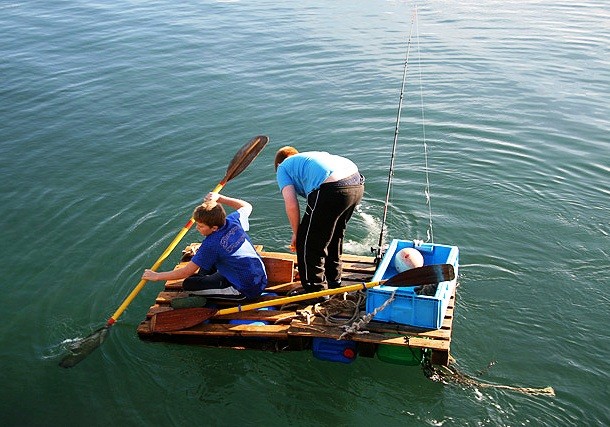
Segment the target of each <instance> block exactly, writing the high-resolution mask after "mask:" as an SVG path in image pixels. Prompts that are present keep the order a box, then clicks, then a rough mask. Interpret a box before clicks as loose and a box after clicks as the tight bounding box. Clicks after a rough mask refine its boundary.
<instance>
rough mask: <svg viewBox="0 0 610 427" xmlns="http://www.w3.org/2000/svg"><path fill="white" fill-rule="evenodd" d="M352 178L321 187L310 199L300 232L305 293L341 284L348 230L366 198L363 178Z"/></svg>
mask: <svg viewBox="0 0 610 427" xmlns="http://www.w3.org/2000/svg"><path fill="white" fill-rule="evenodd" d="M350 178H351V179H346V180H341V181H338V182H332V183H328V184H322V185H321V186H320V188H319V189H318V190H315V191H313V192H311V193H310V194H309V195H308V196H307V207H306V208H305V213H304V214H303V218H302V219H301V223H300V224H299V230H298V232H297V263H298V268H299V277H300V279H301V284H302V285H303V289H305V291H306V292H316V291H320V290H323V289H326V288H328V287H329V285H330V287H336V286H337V285H338V283H339V282H340V281H341V270H342V266H341V254H342V253H343V238H344V237H345V228H346V226H347V222H348V221H349V219H350V218H351V217H352V214H353V213H354V209H355V208H356V206H357V205H358V204H359V203H360V201H361V200H362V196H363V195H364V177H362V176H361V175H360V174H358V175H357V176H356V177H355V179H354V178H353V177H350ZM354 181H356V184H353V182H354ZM346 182H347V183H350V184H351V185H345V183H346Z"/></svg>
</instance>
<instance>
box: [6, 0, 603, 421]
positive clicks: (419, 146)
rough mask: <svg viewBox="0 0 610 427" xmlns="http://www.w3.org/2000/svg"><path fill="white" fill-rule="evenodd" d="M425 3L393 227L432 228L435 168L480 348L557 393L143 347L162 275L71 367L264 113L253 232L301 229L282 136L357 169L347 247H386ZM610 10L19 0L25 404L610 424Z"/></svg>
mask: <svg viewBox="0 0 610 427" xmlns="http://www.w3.org/2000/svg"><path fill="white" fill-rule="evenodd" d="M415 6H417V9H418V14H417V19H416V20H415V22H416V24H417V25H416V31H414V36H413V37H412V43H411V49H410V58H409V68H408V74H407V84H406V87H405V101H404V106H403V111H402V121H401V127H400V131H401V132H400V139H399V145H398V149H397V153H396V163H395V167H396V174H395V176H394V179H393V187H392V192H391V198H390V205H389V211H388V221H387V232H386V233H385V237H386V240H390V239H392V238H404V239H414V238H418V239H425V238H426V233H427V231H428V228H429V226H428V225H429V222H430V217H429V214H428V206H427V205H426V203H425V196H424V188H425V185H426V172H427V174H428V175H427V176H428V178H429V180H430V195H431V205H430V206H431V212H432V225H433V233H434V241H435V242H436V243H443V244H452V245H458V246H459V247H460V251H461V265H462V268H461V270H460V280H459V281H460V287H459V289H458V303H457V308H456V313H455V314H456V318H455V322H454V334H453V341H452V354H453V356H454V357H455V358H456V361H457V364H456V366H457V367H458V368H459V369H460V370H461V371H462V372H464V373H466V374H469V375H474V376H478V377H479V378H480V379H481V380H484V381H487V382H492V383H495V384H503V385H512V386H521V387H546V386H551V387H553V388H554V389H555V391H556V396H555V397H547V396H531V395H525V394H521V393H515V392H513V391H509V390H502V389H494V388H476V387H467V386H462V385H456V384H445V385H444V384H440V383H435V382H432V381H430V380H428V379H426V378H425V377H424V375H423V374H422V372H421V370H420V369H419V368H417V367H414V368H410V367H401V366H395V365H390V364H384V363H382V362H380V361H378V360H375V359H364V358H360V359H358V360H357V361H356V362H355V363H353V364H351V365H342V364H333V363H329V362H321V361H318V360H316V359H314V358H313V357H312V355H311V354H310V353H307V352H297V353H279V354H272V353H261V352H255V351H244V352H236V351H230V350H219V349H205V348H197V347H188V346H177V345H168V344H163V343H147V342H142V341H140V340H139V339H138V337H137V335H136V333H135V329H136V327H137V325H138V323H139V322H140V321H141V320H142V319H143V318H144V315H145V313H146V312H147V310H148V307H149V306H150V305H151V304H152V303H153V301H154V298H155V296H156V294H157V293H158V292H159V290H160V289H161V286H162V284H160V283H151V284H149V285H147V287H146V288H145V289H144V290H143V291H142V292H141V293H140V294H139V295H138V297H137V298H136V299H135V301H134V302H133V303H132V304H131V305H130V306H129V309H128V310H127V311H126V312H125V313H124V314H123V316H122V317H121V318H120V320H119V322H118V323H117V324H116V325H115V326H114V327H113V328H112V331H111V334H110V336H109V339H108V341H107V342H105V343H104V344H103V345H102V347H101V348H100V349H99V350H97V351H96V352H95V353H93V354H92V355H90V356H89V357H88V358H87V359H86V360H85V361H84V362H82V363H81V364H80V365H78V366H77V367H75V368H74V369H70V370H65V369H61V368H59V367H58V366H57V362H58V360H59V358H60V357H61V355H62V354H63V353H62V351H63V346H64V345H65V341H66V340H69V339H71V338H76V337H82V336H85V335H86V334H88V333H89V332H91V331H92V330H94V329H96V328H97V327H99V326H102V325H103V324H104V322H105V321H106V319H107V318H108V317H109V316H110V315H111V314H112V313H113V312H114V310H115V309H116V308H117V307H118V305H119V304H120V303H121V302H122V300H123V299H124V298H125V297H126V296H127V294H128V293H129V292H130V291H131V289H133V287H134V286H135V285H136V284H137V282H138V280H139V277H140V274H141V271H142V270H143V269H144V268H146V267H149V266H150V265H152V263H153V262H154V261H155V260H156V259H157V257H158V256H159V255H160V253H161V252H162V251H163V249H164V248H165V247H166V246H167V244H168V243H169V241H171V239H172V238H173V236H174V235H175V234H176V233H177V232H178V230H179V229H180V228H181V227H182V225H183V224H184V222H185V221H186V220H187V219H188V218H189V216H190V214H191V211H192V207H193V205H194V204H195V203H196V202H198V201H199V200H200V198H201V197H202V196H203V195H204V194H205V193H206V192H207V191H209V190H211V189H212V188H213V187H214V186H215V185H216V184H217V183H218V182H219V180H220V179H221V178H222V177H223V176H224V173H225V169H226V167H227V165H228V162H229V160H230V159H231V157H232V156H233V154H234V153H235V152H236V150H237V149H238V148H239V147H240V146H241V145H242V144H244V143H245V142H246V141H248V140H249V139H250V138H251V137H253V136H254V135H257V134H266V135H269V137H270V139H271V142H270V143H269V146H268V148H266V149H265V151H264V152H263V153H262V154H261V155H260V156H259V158H258V159H256V161H255V162H254V163H253V164H252V165H251V166H250V167H249V168H248V169H247V170H246V171H245V172H244V173H243V174H242V175H240V176H239V177H237V178H236V179H235V180H233V181H231V182H230V183H229V184H228V185H227V186H226V187H225V190H224V192H225V193H226V194H229V195H234V196H237V197H243V198H246V199H248V200H250V201H251V202H252V203H253V204H254V206H255V211H254V216H253V220H252V230H251V235H252V237H253V239H254V240H255V241H256V243H259V244H263V245H264V246H265V247H266V249H268V250H284V249H285V248H286V245H287V243H288V239H289V237H290V235H289V228H288V223H287V220H286V218H285V215H284V213H283V205H282V202H281V199H280V197H279V193H278V191H277V188H276V185H275V182H274V173H273V167H272V159H273V154H274V152H275V150H276V149H277V148H278V147H280V146H282V145H286V144H293V145H295V146H297V147H298V148H299V149H301V150H310V149H326V150H329V151H332V152H336V153H341V154H345V155H347V156H348V157H350V158H352V159H353V160H354V161H355V162H357V163H358V164H359V165H360V168H361V169H362V170H363V172H364V174H365V175H366V177H367V188H366V195H365V198H364V200H363V203H362V208H361V212H359V213H358V215H357V216H356V217H355V218H354V219H353V220H352V222H351V223H350V227H349V229H348V236H347V237H348V239H349V242H348V245H347V250H348V251H349V252H352V253H358V254H365V255H368V254H370V247H371V246H374V245H375V244H376V243H377V239H378V238H379V233H380V222H381V217H382V213H383V206H384V198H385V189H386V184H387V179H388V168H389V165H390V155H391V147H392V141H393V135H394V126H395V121H396V111H397V106H398V99H399V93H400V84H401V78H402V70H403V61H404V58H405V52H406V49H407V38H408V35H409V33H410V31H411V29H412V28H413V24H412V22H413V19H412V18H413V11H414V10H415ZM609 22H610V6H608V5H607V4H605V3H603V2H599V1H593V0H584V1H577V2H568V1H565V0H559V1H549V0H538V1H514V2H500V1H496V0H490V1H485V2H479V1H466V2H449V1H442V0H433V1H429V2H417V4H416V3H413V2H404V1H381V0H369V1H333V2H329V1H306V2H270V1H256V2H254V1H192V0H186V1H181V2H174V1H166V0H157V1H139V0H134V1H129V2H112V1H106V0H98V1H88V2H84V1H75V0H57V1H52V2H50V1H40V0H31V1H17V0H16V1H8V0H7V1H5V2H3V3H2V5H0V58H1V59H0V79H1V82H2V84H1V86H0V94H1V95H0V173H1V180H0V195H1V197H2V204H1V206H0V214H1V216H0V224H1V229H0V230H1V238H2V247H1V248H0V266H1V271H2V277H3V298H2V299H1V300H0V310H1V312H2V318H3V321H2V322H1V324H0V343H1V346H0V362H1V363H2V369H1V371H2V374H1V376H2V388H1V391H0V396H1V398H0V422H1V423H2V425H5V426H49V425H62V426H63V425H74V426H80V425H85V424H86V425H99V426H102V425H104V426H106V425H121V426H139V425H163V426H165V425H167V426H170V425H278V426H279V425H312V424H314V425H315V424H318V425H341V426H343V425H345V426H348V425H350V426H351V425H371V424H374V425H379V424H382V423H383V424H384V425H401V426H404V425H434V426H439V425H443V426H445V425H455V426H466V425H468V426H479V425H500V426H515V425H532V426H534V425H553V426H568V425H569V426H572V425H582V426H593V425H608V424H610V410H609V409H608V402H610V388H609V387H610V386H609V385H608V384H610V375H609V373H608V372H609V371H610V363H609V362H608V354H610V333H609V332H608V328H607V321H608V308H609V300H610V298H609V294H608V291H607V289H608V288H607V281H608V270H609V267H610V263H609V261H608V259H609V255H610V244H609V243H610V239H609V234H610V225H609V220H608V219H609V217H610V203H609V200H610V197H609V196H610V179H609V178H610V138H609V136H608V135H610V121H609V117H610V114H609V113H610V112H609V109H608V105H610V92H609V91H608V87H609V86H610V62H609V60H608V58H609V57H610V52H609V48H608V46H610V32H609V31H608V30H609V28H610V27H609ZM422 107H423V111H424V119H423V120H422V114H421V113H422ZM422 125H423V126H422ZM424 134H425V142H426V145H427V151H428V167H427V168H426V167H425V158H424V145H423V141H424ZM197 239H198V236H197V234H196V233H195V232H194V231H193V232H191V233H189V234H188V235H187V237H186V238H185V241H184V244H186V243H188V242H190V241H196V240H197ZM182 246H183V245H181V246H180V247H182ZM178 253H179V250H176V251H175V254H173V255H172V256H171V257H170V258H169V259H168V260H167V261H166V263H165V265H164V267H165V268H171V267H172V266H173V265H174V264H175V262H176V261H177V258H178ZM490 364H493V366H492V367H491V368H490V369H488V370H486V369H485V368H486V367H487V366H488V365H490ZM482 370H483V371H484V372H481V371H482Z"/></svg>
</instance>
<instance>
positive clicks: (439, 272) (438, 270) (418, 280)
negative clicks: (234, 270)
mask: <svg viewBox="0 0 610 427" xmlns="http://www.w3.org/2000/svg"><path fill="white" fill-rule="evenodd" d="M454 277H455V273H454V270H453V266H452V265H451V264H436V265H429V266H424V267H418V268H414V269H412V270H407V271H404V272H402V273H400V274H398V275H396V276H394V277H392V278H390V279H388V280H381V281H378V282H368V283H358V284H356V285H348V286H342V287H340V288H335V289H327V290H323V291H318V292H310V293H306V294H302V295H294V296H291V297H283V298H276V299H273V300H269V301H262V302H256V303H252V304H246V305H242V306H237V307H230V308H225V309H222V310H218V312H217V313H216V316H222V315H223V314H233V313H239V312H241V311H248V310H256V309H259V308H264V307H270V306H273V305H282V304H288V303H291V302H297V301H306V300H310V299H316V298H320V297H323V296H327V295H336V294H342V293H344V292H355V291H359V290H364V289H368V288H372V287H374V286H378V285H381V284H384V283H385V284H386V285H388V286H400V285H402V286H415V285H425V284H428V283H438V282H441V281H445V280H453V278H454Z"/></svg>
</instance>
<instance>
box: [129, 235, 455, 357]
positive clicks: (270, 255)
mask: <svg viewBox="0 0 610 427" xmlns="http://www.w3.org/2000/svg"><path fill="white" fill-rule="evenodd" d="M198 246H199V244H198V243H193V244H191V245H189V246H187V247H186V249H185V250H184V251H183V256H182V259H181V261H180V263H178V265H177V266H176V268H179V267H181V266H183V265H184V264H185V263H186V262H188V260H189V259H190V258H191V257H192V254H194V252H195V251H196V249H197V248H198ZM257 250H258V251H259V253H260V255H261V257H262V259H263V261H264V263H265V266H266V269H267V275H268V279H269V280H268V281H269V283H268V285H267V288H266V293H270V294H275V295H276V296H274V295H263V296H262V297H261V298H259V299H258V300H256V301H253V302H261V301H266V300H273V299H277V298H282V297H285V296H286V294H287V293H289V292H290V291H292V290H295V289H300V288H301V285H300V282H298V281H296V280H295V279H296V278H297V277H298V273H297V270H296V255H294V254H291V253H282V252H265V251H263V250H262V247H260V246H258V247H257ZM342 261H343V275H342V283H343V284H344V285H352V284H357V283H366V282H370V280H371V278H372V277H373V274H374V272H375V269H376V267H375V263H374V258H373V257H367V256H358V255H347V254H344V255H343V256H342ZM187 295H188V294H187V293H185V292H184V291H183V290H182V280H178V281H168V282H166V283H165V288H164V290H163V291H162V292H160V293H159V295H158V296H157V298H156V301H155V304H154V305H153V306H151V307H150V309H149V311H148V313H147V315H146V319H145V320H144V321H142V322H141V323H140V325H139V326H138V329H137V332H138V335H139V337H140V338H141V339H143V340H148V341H165V342H174V343H183V344H196V345H203V346H208V347H221V348H231V349H259V350H268V351H299V350H309V349H311V348H312V340H313V339H314V338H331V339H339V338H340V337H342V336H343V339H349V340H352V341H356V342H357V343H358V346H357V349H358V355H359V356H362V357H374V356H375V354H376V350H377V347H378V346H379V345H383V344H387V345H392V346H400V347H407V348H408V347H411V348H419V349H429V350H431V359H430V360H431V362H432V363H433V364H435V365H444V366H448V365H449V362H450V354H449V350H450V344H451V332H452V327H453V310H454V305H455V287H454V289H453V293H452V295H451V299H450V301H449V306H448V309H447V312H446V314H445V317H444V319H443V323H442V327H441V328H440V329H438V330H424V329H420V328H415V327H410V326H405V325H398V324H393V323H386V322H377V321H370V322H368V323H366V324H365V325H364V326H363V327H361V330H360V331H366V332H365V333H359V332H355V333H351V334H349V335H348V336H345V335H344V332H345V328H344V327H342V326H341V325H340V323H348V322H350V321H351V319H354V320H357V318H354V315H355V314H359V315H360V317H362V315H364V314H366V313H365V310H364V308H362V305H361V306H360V307H361V312H360V313H354V309H353V308H350V307H353V306H354V302H353V301H354V300H356V299H357V295H356V294H354V293H351V294H342V295H335V296H333V298H331V299H330V301H329V302H323V303H319V304H314V303H313V302H311V301H302V302H298V303H292V304H287V305H285V306H283V307H272V308H268V309H264V310H262V309H259V310H251V311H243V312H239V313H234V314H227V315H222V316H220V315H219V316H215V317H213V318H211V319H209V320H208V321H207V322H205V323H201V324H199V325H197V326H194V327H191V328H188V329H183V330H179V331H172V332H162V333H161V332H154V331H153V330H152V327H151V318H152V316H154V315H155V314H156V313H159V312H161V311H167V310H173V309H172V308H171V306H170V303H171V300H172V299H173V298H178V297H184V296H187ZM343 295H345V296H343ZM362 296H363V295H362ZM346 298H347V300H348V302H345V303H343V302H342V301H345V299H346ZM333 301H335V302H334V303H333ZM337 301H338V302H337ZM349 301H352V302H351V303H350V302H349ZM248 303H250V301H249V302H248ZM226 307H231V305H226V306H222V307H219V308H226ZM329 315H331V316H330V317H329ZM329 319H330V320H329ZM231 321H233V322H232V323H230V322H231ZM243 322H257V323H255V324H252V323H243Z"/></svg>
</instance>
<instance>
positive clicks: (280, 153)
mask: <svg viewBox="0 0 610 427" xmlns="http://www.w3.org/2000/svg"><path fill="white" fill-rule="evenodd" d="M298 153H299V152H298V151H297V149H296V148H294V147H291V146H290V145H286V146H285V147H282V148H280V149H279V150H277V153H275V170H276V171H277V167H278V166H279V165H280V164H281V163H282V162H283V161H284V160H286V159H287V158H288V157H290V156H293V155H295V154H298Z"/></svg>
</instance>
